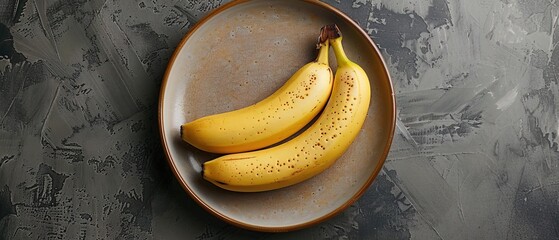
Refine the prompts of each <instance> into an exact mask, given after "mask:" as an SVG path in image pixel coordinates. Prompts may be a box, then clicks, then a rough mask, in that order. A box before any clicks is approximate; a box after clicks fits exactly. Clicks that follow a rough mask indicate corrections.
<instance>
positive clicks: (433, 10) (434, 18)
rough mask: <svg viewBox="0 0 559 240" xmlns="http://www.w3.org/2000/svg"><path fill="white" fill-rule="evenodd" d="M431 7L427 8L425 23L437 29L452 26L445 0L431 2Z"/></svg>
mask: <svg viewBox="0 0 559 240" xmlns="http://www.w3.org/2000/svg"><path fill="white" fill-rule="evenodd" d="M432 4H433V5H431V6H430V7H429V13H428V14H427V16H426V17H425V21H426V22H428V23H429V25H431V27H432V28H438V27H440V26H443V25H447V24H452V19H451V18H450V10H449V9H448V3H447V2H446V0H433V3H432Z"/></svg>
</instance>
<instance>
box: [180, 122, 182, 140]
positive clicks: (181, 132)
mask: <svg viewBox="0 0 559 240" xmlns="http://www.w3.org/2000/svg"><path fill="white" fill-rule="evenodd" d="M179 134H180V137H181V138H182V125H181V127H180V133H179Z"/></svg>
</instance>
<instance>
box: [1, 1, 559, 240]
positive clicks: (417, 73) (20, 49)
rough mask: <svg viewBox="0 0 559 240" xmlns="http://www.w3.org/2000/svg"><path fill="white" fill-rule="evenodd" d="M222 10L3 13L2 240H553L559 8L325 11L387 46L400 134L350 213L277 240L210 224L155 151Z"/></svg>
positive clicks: (82, 8) (29, 5)
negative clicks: (169, 95) (206, 27)
mask: <svg viewBox="0 0 559 240" xmlns="http://www.w3.org/2000/svg"><path fill="white" fill-rule="evenodd" d="M225 2H226V1H221V0H213V1H194V0H182V1H181V0H135V1H117V0H91V1H86V0H73V1H71V0H0V239H204V240H209V239H235V238H250V239H282V238H286V239H309V238H315V239H357V238H363V239H495V238H496V239H505V238H506V239H559V171H558V170H559V151H558V144H559V139H558V137H557V134H558V132H559V129H558V127H559V120H558V119H559V109H557V106H559V90H558V84H559V47H558V42H559V27H558V25H559V23H558V22H559V21H558V15H559V7H558V5H559V2H557V1H556V0H468V1H460V0H401V1H394V0H373V1H369V0H352V1H350V0H340V1H333V0H329V1H326V2H328V3H330V4H332V5H333V6H334V7H336V8H339V9H341V10H342V11H344V12H346V13H347V14H348V15H350V16H351V17H352V18H353V19H355V21H357V22H358V23H359V25H360V26H361V27H362V28H363V29H365V30H366V31H367V32H368V33H369V35H370V36H371V38H372V39H373V40H374V41H375V42H376V43H377V45H378V47H379V48H380V49H381V50H382V52H383V55H384V57H385V59H386V61H387V63H388V65H389V69H390V72H391V74H392V77H393V80H394V87H395V89H396V92H397V94H396V97H397V104H398V122H397V130H396V136H395V140H394V143H393V146H392V149H391V152H390V155H389V158H388V159H387V162H386V164H385V166H384V168H383V171H382V172H381V174H380V176H379V177H378V178H377V179H376V180H375V182H374V184H373V185H372V186H371V187H370V188H369V190H368V191H367V192H366V194H365V195H364V196H363V197H362V198H361V199H360V200H359V201H358V202H356V203H355V204H354V205H353V206H351V207H350V208H349V209H347V210H346V211H344V212H343V213H341V214H340V215H338V216H336V217H335V218H333V219H331V220H329V221H327V222H324V223H322V224H320V225H317V226H315V227H312V228H308V229H305V230H301V231H297V232H292V233H283V234H268V233H255V232H250V231H247V230H243V229H239V228H236V227H233V226H230V225H227V224H226V223H224V222H222V221H220V220H218V219H217V218H215V217H213V216H211V215H209V214H208V213H206V212H205V211H204V210H203V209H202V208H200V207H199V206H198V205H197V204H196V203H195V202H194V201H193V200H191V199H190V198H189V197H188V195H187V194H186V193H184V191H183V190H182V188H181V187H180V186H179V185H178V183H177V181H176V180H175V179H174V177H173V176H172V174H171V172H170V170H169V168H168V167H167V164H166V161H165V159H164V156H163V154H162V150H161V147H160V142H159V137H158V129H157V121H156V115H157V98H158V93H159V92H158V91H159V86H160V82H161V79H162V76H163V71H164V69H165V67H166V64H167V62H168V60H169V57H170V55H171V54H172V52H173V51H174V49H175V47H176V46H177V44H178V42H179V41H180V39H181V38H182V37H183V35H184V34H185V33H186V32H187V31H188V30H189V28H190V27H191V26H192V25H193V24H194V23H195V22H196V21H198V20H199V19H200V18H201V17H203V16H205V15H206V14H207V13H208V12H209V11H211V10H212V9H214V8H216V7H218V6H219V5H222V4H223V3H225Z"/></svg>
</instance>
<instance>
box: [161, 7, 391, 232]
mask: <svg viewBox="0 0 559 240" xmlns="http://www.w3.org/2000/svg"><path fill="white" fill-rule="evenodd" d="M333 23H335V24H337V25H338V26H339V27H340V29H341V31H342V34H343V37H344V38H343V44H344V48H345V50H346V53H347V55H348V57H349V58H350V59H352V60H353V61H354V62H356V63H357V64H359V65H361V66H362V67H363V69H364V70H365V71H366V72H367V74H368V76H369V78H370V81H371V105H370V108H369V112H368V116H367V119H366V122H365V124H364V126H363V128H362V131H361V133H360V134H359V136H358V138H357V139H356V140H355V141H354V143H353V144H352V145H351V147H350V148H349V149H348V151H347V152H346V153H345V154H344V155H343V156H342V157H341V158H340V159H338V160H337V161H336V163H335V164H334V165H333V166H331V167H330V168H329V169H327V170H326V171H324V172H323V173H321V174H319V175H318V176H316V177H314V178H312V179H309V180H307V181H305V182H302V183H299V184H296V185H294V186H291V187H287V188H283V189H279V190H274V191H268V192H260V193H237V192H230V191H227V190H223V189H221V188H218V187H216V186H214V185H212V184H211V183H209V182H207V181H205V180H204V179H203V178H202V176H201V175H200V171H201V164H202V163H203V162H205V161H208V160H210V159H212V158H215V157H217V156H218V155H215V154H210V153H205V152H202V151H199V150H197V149H195V148H194V147H191V146H190V145H188V144H186V143H184V142H182V141H181V139H180V135H179V127H180V125H181V124H183V123H185V122H188V121H192V120H194V119H196V118H200V117H203V116H206V115H210V114H215V113H220V112H225V111H230V110H234V109H238V108H242V107H245V106H248V105H250V104H253V103H255V102H257V101H259V100H261V99H263V98H265V97H266V96H268V95H270V94H271V93H272V92H274V91H275V90H276V89H278V88H279V87H280V86H281V85H282V84H283V83H284V82H285V81H286V80H287V79H288V78H289V77H290V76H291V75H292V74H293V73H294V72H295V71H296V70H297V69H299V68H300V67H301V66H303V65H304V64H305V63H308V62H309V61H312V60H313V59H314V58H315V57H316V54H317V50H316V48H315V46H316V45H315V44H316V40H317V37H318V34H319V30H320V27H322V26H324V25H327V24H333ZM330 63H331V66H332V69H333V70H335V68H336V62H335V57H334V54H333V51H332V50H330ZM394 126H395V100H394V93H393V89H392V83H391V80H390V76H389V74H388V71H387V69H386V66H385V63H384V61H383V59H382V57H381V55H380V53H379V50H378V49H377V48H376V46H375V44H374V43H373V42H372V41H371V39H370V38H369V36H368V35H367V34H366V33H365V32H364V31H363V30H362V29H361V28H360V27H359V26H358V25H357V24H356V23H355V22H353V21H352V20H351V19H350V18H349V17H347V16H346V15H344V14H343V13H342V12H340V11H339V10H336V9H335V8H333V7H332V6H329V5H328V4H325V3H322V2H318V1H293V0H290V1H274V0H253V1H234V2H231V3H228V4H225V5H223V6H221V7H220V8H218V9H216V10H214V11H213V12H212V13H210V14H209V15H208V16H206V17H205V18H204V19H203V20H201V21H200V22H199V23H197V24H196V25H195V26H194V27H193V28H192V29H191V30H190V31H189V33H188V34H187V35H186V36H185V37H184V39H183V40H182V41H181V42H180V44H179V45H178V47H177V49H176V50H175V53H174V55H173V56H172V58H171V60H170V62H169V66H168V68H167V71H166V73H165V76H164V79H163V83H162V87H161V95H160V99H159V128H160V134H161V139H162V144H163V148H164V151H165V154H166V157H167V159H168V162H169V164H170V166H171V169H172V171H173V173H174V174H175V176H176V178H177V179H178V181H179V182H180V184H181V185H182V186H183V188H184V189H185V190H186V191H187V192H188V194H190V196H191V197H192V198H193V199H194V200H195V201H196V202H198V203H199V204H200V205H201V206H202V207H203V208H204V209H206V210H207V211H209V212H210V213H212V214H214V215H215V216H217V217H219V218H221V219H223V220H224V221H227V222H229V223H231V224H233V225H236V226H239V227H243V228H247V229H251V230H257V231H268V232H278V231H290V230H295V229H301V228H305V227H308V226H311V225H314V224H317V223H319V222H321V221H324V220H326V219H328V218H330V217H332V216H334V215H335V214H337V213H339V212H341V211H342V210H344V209H346V208H347V207H349V206H350V205H351V204H352V203H353V202H354V201H356V200H357V199H358V198H359V197H360V196H361V195H362V194H363V193H364V192H365V190H366V189H367V188H368V186H369V185H370V184H371V183H372V181H373V180H374V179H375V177H376V176H377V175H378V173H379V171H380V169H381V167H382V165H383V163H384V160H385V159H386V156H387V154H388V151H389V149H390V144H391V143H392V137H393V134H394Z"/></svg>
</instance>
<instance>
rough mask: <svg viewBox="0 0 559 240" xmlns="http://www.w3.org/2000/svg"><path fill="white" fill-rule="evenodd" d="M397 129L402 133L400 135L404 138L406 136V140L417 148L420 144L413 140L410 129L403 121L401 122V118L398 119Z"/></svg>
mask: <svg viewBox="0 0 559 240" xmlns="http://www.w3.org/2000/svg"><path fill="white" fill-rule="evenodd" d="M396 127H397V128H398V130H399V131H400V133H402V136H404V138H405V139H406V140H407V141H408V142H409V143H410V144H411V145H412V146H414V147H417V146H418V144H417V142H416V141H415V139H413V137H412V136H411V133H410V132H409V131H408V128H407V127H406V125H405V124H404V123H403V122H402V120H400V118H396Z"/></svg>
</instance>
